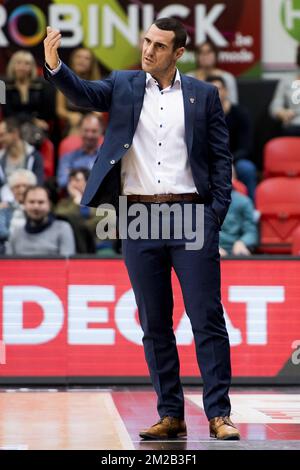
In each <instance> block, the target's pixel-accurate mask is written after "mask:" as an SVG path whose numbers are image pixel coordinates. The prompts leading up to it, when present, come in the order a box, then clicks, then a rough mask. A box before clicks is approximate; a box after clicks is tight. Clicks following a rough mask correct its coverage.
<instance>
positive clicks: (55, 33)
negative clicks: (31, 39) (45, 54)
mask: <svg viewBox="0 0 300 470" xmlns="http://www.w3.org/2000/svg"><path fill="white" fill-rule="evenodd" d="M57 39H61V33H60V31H59V30H58V29H53V28H51V26H47V36H46V38H45V39H44V43H45V45H47V44H49V45H53V42H55V41H56V40H57Z"/></svg>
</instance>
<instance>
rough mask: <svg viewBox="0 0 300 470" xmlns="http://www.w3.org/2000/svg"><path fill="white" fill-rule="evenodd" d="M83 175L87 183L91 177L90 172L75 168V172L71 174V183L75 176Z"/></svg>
mask: <svg viewBox="0 0 300 470" xmlns="http://www.w3.org/2000/svg"><path fill="white" fill-rule="evenodd" d="M78 173H81V174H82V175H83V176H84V179H85V181H87V179H88V177H89V176H90V172H89V170H88V169H87V168H81V167H80V168H73V170H71V171H70V173H69V181H70V179H71V178H75V176H77V175H78Z"/></svg>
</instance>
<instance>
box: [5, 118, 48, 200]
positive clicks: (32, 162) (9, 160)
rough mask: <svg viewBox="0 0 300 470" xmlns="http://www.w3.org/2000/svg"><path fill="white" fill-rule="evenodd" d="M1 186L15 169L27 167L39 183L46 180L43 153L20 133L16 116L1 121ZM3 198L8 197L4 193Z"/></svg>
mask: <svg viewBox="0 0 300 470" xmlns="http://www.w3.org/2000/svg"><path fill="white" fill-rule="evenodd" d="M0 147H2V148H1V151H0V187H3V186H4V185H6V183H7V180H8V178H9V177H10V175H11V174H12V173H14V171H15V170H18V169H19V168H25V169H27V170H30V171H32V172H33V173H34V174H35V175H36V178H37V181H38V183H39V184H42V183H43V180H44V164H43V159H42V156H41V154H40V153H39V152H38V151H37V150H36V149H35V148H34V147H33V146H32V145H30V144H29V143H28V142H25V141H24V140H23V139H22V138H21V135H20V128H19V123H18V121H17V120H15V119H14V118H7V119H6V120H5V121H2V122H0ZM3 193H4V191H3V188H2V189H1V198H2V200H5V199H7V198H6V197H5V196H4V195H3Z"/></svg>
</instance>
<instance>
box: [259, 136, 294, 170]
mask: <svg viewBox="0 0 300 470" xmlns="http://www.w3.org/2000/svg"><path fill="white" fill-rule="evenodd" d="M273 176H300V137H278V138H276V139H272V140H270V141H269V142H268V143H267V144H266V145H265V148H264V177H265V178H269V177H273Z"/></svg>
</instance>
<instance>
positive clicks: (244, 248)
mask: <svg viewBox="0 0 300 470" xmlns="http://www.w3.org/2000/svg"><path fill="white" fill-rule="evenodd" d="M232 176H233V181H232V185H233V190H232V192H231V204H230V206H229V210H228V212H227V215H226V217H225V220H224V222H223V225H222V228H221V231H220V241H219V244H220V248H219V251H220V255H221V256H223V257H224V256H228V255H230V256H249V255H251V253H252V252H253V250H254V249H255V248H256V246H257V244H258V230H257V224H256V221H255V210H254V207H253V203H252V201H251V199H250V198H249V197H248V196H245V195H244V194H241V193H240V192H239V191H237V190H236V189H234V188H235V187H237V186H236V184H235V181H236V175H235V171H234V168H233V170H232Z"/></svg>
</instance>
